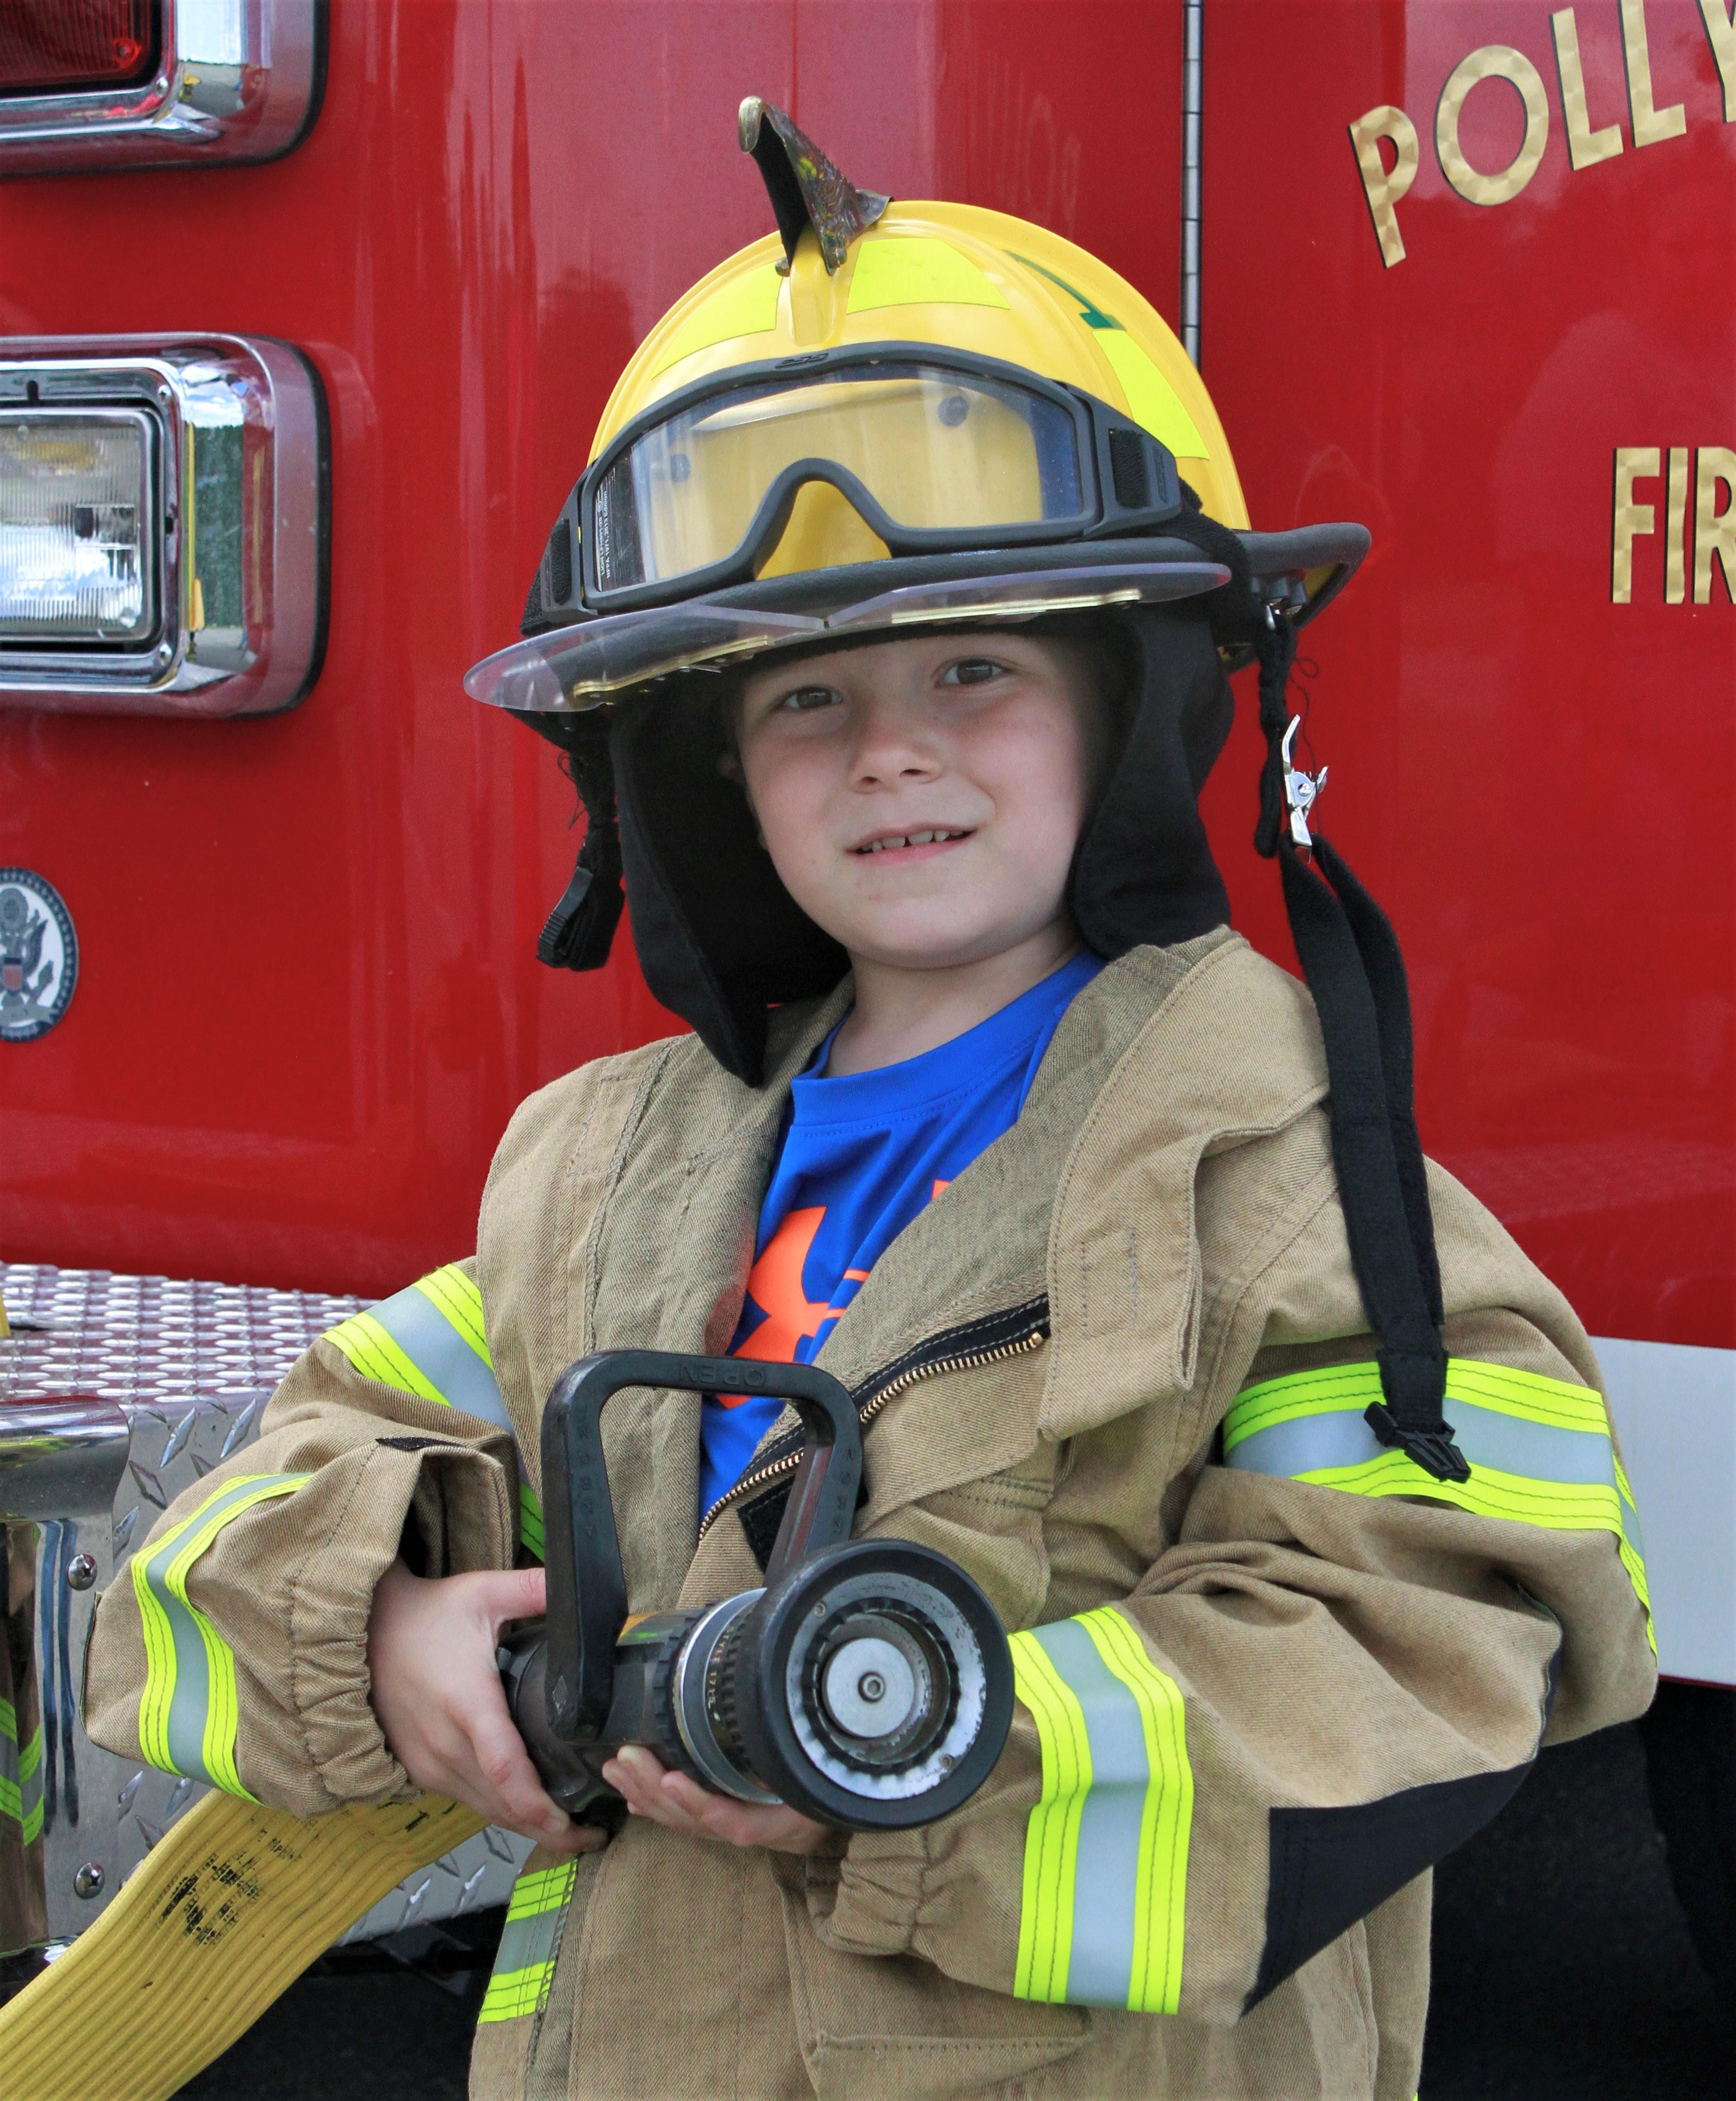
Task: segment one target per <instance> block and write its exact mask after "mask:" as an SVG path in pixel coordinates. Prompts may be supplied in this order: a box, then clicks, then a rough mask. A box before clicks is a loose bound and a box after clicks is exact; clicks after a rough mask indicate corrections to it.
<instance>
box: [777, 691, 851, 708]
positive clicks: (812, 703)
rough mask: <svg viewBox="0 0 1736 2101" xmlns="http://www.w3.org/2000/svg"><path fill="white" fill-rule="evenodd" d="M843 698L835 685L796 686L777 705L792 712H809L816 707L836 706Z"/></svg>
mask: <svg viewBox="0 0 1736 2101" xmlns="http://www.w3.org/2000/svg"><path fill="white" fill-rule="evenodd" d="M843 698H844V696H843V695H842V694H841V692H839V691H838V690H837V687H836V686H797V688H796V689H795V691H794V692H789V693H786V694H785V695H784V697H783V699H782V700H780V701H779V702H778V706H779V707H780V709H788V710H789V711H790V712H791V713H792V714H812V713H813V712H814V711H815V710H816V709H819V708H830V707H836V706H838V705H840V704H841V702H842V701H843Z"/></svg>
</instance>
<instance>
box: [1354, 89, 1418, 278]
mask: <svg viewBox="0 0 1736 2101" xmlns="http://www.w3.org/2000/svg"><path fill="white" fill-rule="evenodd" d="M1382 139H1388V140H1389V141H1390V142H1391V144H1392V148H1393V165H1392V166H1391V168H1390V169H1389V168H1388V166H1387V165H1386V161H1385V156H1384V155H1383V154H1382V153H1381V151H1380V141H1381V140H1382ZM1350 144H1352V145H1353V146H1354V148H1356V165H1357V166H1358V169H1360V170H1361V171H1362V177H1363V196H1364V197H1367V200H1368V216H1369V217H1370V218H1371V219H1372V220H1373V221H1374V232H1375V238H1376V241H1379V242H1380V260H1381V261H1382V262H1383V263H1385V265H1386V267H1387V268H1388V269H1389V270H1390V269H1391V268H1392V267H1393V265H1394V263H1402V262H1403V260H1404V240H1403V237H1402V235H1401V234H1400V232H1399V231H1398V211H1397V210H1396V208H1395V207H1396V206H1397V205H1398V201H1399V199H1400V198H1401V197H1402V196H1403V195H1404V193H1405V192H1406V191H1407V190H1408V189H1409V188H1410V187H1411V184H1412V183H1414V182H1415V181H1416V163H1417V149H1416V126H1415V125H1414V124H1413V123H1412V122H1411V120H1410V118H1409V117H1407V116H1406V115H1405V113H1404V112H1403V111H1402V109H1395V108H1394V107H1393V106H1392V104H1390V103H1383V104H1381V105H1380V108H1378V109H1371V110H1369V111H1367V113H1365V114H1364V115H1363V116H1361V117H1358V118H1357V119H1356V121H1355V122H1354V123H1353V124H1352V125H1351V126H1350Z"/></svg>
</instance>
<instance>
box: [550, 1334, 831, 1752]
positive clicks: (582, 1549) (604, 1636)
mask: <svg viewBox="0 0 1736 2101" xmlns="http://www.w3.org/2000/svg"><path fill="white" fill-rule="evenodd" d="M622 1387H657V1388H661V1389H665V1390H667V1391H674V1392H678V1393H739V1394H766V1395H769V1396H771V1398H772V1399H773V1400H787V1401H788V1402H790V1403H791V1404H792V1405H793V1407H794V1408H795V1409H796V1411H797V1413H798V1414H799V1415H800V1417H801V1418H802V1428H803V1430H804V1431H805V1432H806V1437H807V1444H806V1449H804V1451H803V1453H802V1461H801V1464H800V1466H799V1468H798V1470H797V1475H796V1480H795V1483H794V1485H793V1488H792V1490H791V1492H790V1498H789V1505H788V1509H787V1510H786V1511H784V1522H783V1524H781V1525H780V1527H779V1528H778V1537H777V1543H776V1545H775V1546H774V1547H773V1549H772V1555H771V1563H770V1565H769V1566H768V1567H767V1568H766V1582H767V1584H768V1585H769V1584H771V1583H773V1582H775V1581H776V1580H777V1578H778V1577H780V1575H781V1574H782V1573H783V1572H784V1570H785V1569H786V1568H790V1567H793V1565H794V1564H796V1563H797V1562H798V1561H801V1560H804V1559H806V1557H807V1556H808V1555H811V1554H815V1553H818V1552H819V1551H820V1550H822V1549H823V1548H825V1547H828V1546H839V1545H841V1543H842V1542H843V1541H846V1540H847V1539H848V1538H849V1537H850V1523H851V1520H852V1519H853V1518H854V1516H855V1508H856V1491H857V1489H858V1488H859V1485H860V1484H861V1480H862V1431H861V1426H860V1425H859V1422H857V1419H856V1411H855V1405H854V1404H853V1403H852V1402H851V1400H850V1396H849V1394H848V1393H847V1392H846V1391H845V1389H844V1387H842V1386H841V1384H840V1383H839V1382H838V1381H837V1379H835V1378H833V1376H832V1374H831V1373H829V1372H824V1371H821V1370H820V1369H819V1367H818V1366H817V1365H791V1364H761V1363H757V1362H755V1361H753V1360H751V1359H742V1358H735V1357H702V1356H687V1355H685V1354H682V1353H678V1352H677V1351H670V1350H604V1351H599V1353H598V1354H597V1355H596V1356H590V1357H581V1359H580V1360H579V1361H578V1362H577V1363H576V1364H575V1365H569V1366H568V1369H566V1370H565V1371H564V1372H563V1373H562V1374H561V1376H560V1378H559V1379H557V1380H556V1382H555V1383H554V1391H553V1392H552V1393H550V1396H549V1404H548V1406H547V1408H546V1409H545V1410H544V1411H543V1418H542V1504H543V1533H544V1546H545V1550H546V1568H547V1571H548V1643H549V1660H548V1679H547V1687H548V1711H549V1727H550V1730H551V1731H552V1732H554V1735H556V1736H559V1737H561V1738H562V1739H563V1740H564V1741H567V1742H568V1743H571V1742H573V1741H576V1740H577V1739H578V1738H580V1737H581V1736H592V1735H594V1734H595V1733H596V1732H598V1731H599V1730H600V1729H601V1728H602V1727H603V1722H604V1720H605V1718H607V1714H608V1710H609V1698H610V1693H611V1690H612V1684H613V1680H614V1655H615V1645H616V1642H617V1641H618V1640H619V1639H620V1636H621V1624H622V1622H623V1621H624V1620H625V1618H626V1617H627V1584H626V1577H625V1575H624V1573H623V1572H622V1568H621V1541H620V1539H619V1537H618V1536H617V1534H616V1529H615V1508H614V1505H613V1503H612V1501H611V1499H610V1496H609V1481H608V1468H607V1463H606V1462H605V1460H604V1458H603V1430H602V1419H603V1409H604V1408H605V1407H606V1406H607V1404H608V1401H609V1400H610V1398H611V1397H612V1396H613V1395H615V1394H616V1393H619V1392H620V1391H621V1388H622Z"/></svg>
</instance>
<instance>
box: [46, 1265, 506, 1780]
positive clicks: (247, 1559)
mask: <svg viewBox="0 0 1736 2101" xmlns="http://www.w3.org/2000/svg"><path fill="white" fill-rule="evenodd" d="M521 1497H522V1507H521ZM521 1531H522V1532H523V1533H524V1535H525V1537H526V1538H527V1541H528V1543H529V1544H531V1545H532V1546H533V1547H534V1548H535V1549H536V1550H538V1551H540V1548H541V1525H540V1520H539V1518H538V1514H537V1510H536V1506H535V1502H534V1498H533V1497H531V1496H530V1495H529V1493H528V1489H526V1490H523V1491H521V1489H520V1487H519V1474H518V1467H517V1463H516V1459H515V1452H514V1447H513V1441H512V1435H511V1432H510V1427H509V1426H508V1422H507V1417H506V1409H505V1407H504V1405H503V1404H502V1401H501V1395H500V1391H499V1388H498V1387H497V1384H496V1382H495V1378H494V1373H493V1365H492V1363H491V1360H490V1357H489V1354H488V1342H487V1340H486V1338H485V1336H484V1328H483V1317H482V1300H481V1296H480V1294H479V1291H478V1289H477V1286H476V1283H475V1274H474V1265H473V1264H472V1263H469V1262H465V1263H453V1264H450V1265H448V1267H446V1268H444V1269H440V1270H436V1271H435V1272H433V1274H432V1275H431V1276H426V1277H424V1278H422V1280H421V1281H420V1282H418V1283H417V1284H415V1285H412V1286H411V1287H410V1288H409V1289H408V1290H406V1291H401V1292H400V1293H399V1294H397V1295H396V1297H395V1298H389V1299H387V1300H386V1301H384V1302H383V1303H382V1304H380V1305H378V1306H375V1307H372V1308H370V1309H369V1311H366V1312H363V1313H359V1314H356V1316H353V1317H352V1318H351V1319H350V1320H346V1321H344V1322H343V1323H342V1325H340V1326H338V1327H337V1328H334V1329H332V1330H331V1331H330V1333H329V1334H326V1335H324V1336H322V1337H321V1338H320V1340H319V1341H318V1342H316V1343H315V1344H314V1345H313V1347H312V1348H311V1349H310V1350H309V1351H307V1355H306V1356H303V1358H302V1360H300V1362H299V1363H298V1365H296V1366H295V1368H294V1370H293V1371H291V1373H289V1377H288V1378H286V1379H285V1381H284V1382H283V1384H282V1385H281V1386H280V1387H279V1388H278V1390H277V1391H276V1394H275V1395H274V1396H272V1400H271V1401H270V1403H269V1404H268V1405H267V1408H266V1410H265V1412H264V1414H263V1417H262V1418H261V1422H260V1428H259V1435H258V1438H257V1439H256V1440H254V1442H252V1443H250V1444H247V1445H245V1446H244V1447H243V1448H242V1449H241V1450H240V1451H239V1452H237V1453H235V1454H234V1456H233V1457H231V1458H230V1459H228V1460H227V1461H226V1462H224V1463H223V1465H221V1466H217V1467H214V1469H213V1470H212V1471H210V1473H209V1474H207V1475H205V1478H204V1479H203V1480H201V1481H200V1482H199V1483H198V1484H197V1485H196V1486H195V1487H193V1488H189V1489H188V1491H187V1492H186V1493H184V1494H183V1495H182V1496H179V1497H177V1498H176V1500H175V1501H174V1502H173V1503H171V1504H170V1506H169V1507H168V1509H167V1510H166V1511H165V1512H164V1513H163V1515H162V1516H161V1518H160V1519H158V1521H157V1524H156V1525H155V1526H154V1527H153V1528H152V1531H151V1533H150V1535H149V1537H148V1538H147V1539H146V1540H145V1541H144V1544H143V1545H142V1546H139V1548H138V1550H136V1552H135V1554H134V1555H133V1557H132V1559H131V1561H130V1564H127V1566H126V1568H123V1569H122V1570H121V1573H120V1574H119V1576H118V1577H117V1578H116V1580H115V1581H114V1582H113V1583H112V1584H111V1585H110V1586H109V1588H108V1590H107V1591H106V1593H105V1594H104V1596H103V1599H102V1600H101V1602H100V1603H99V1607H98V1609H97V1612H96V1617H95V1622H94V1625H93V1629H92V1634H91V1644H90V1648H89V1651H88V1654H87V1660H86V1681H85V1716H86V1728H87V1729H88V1731H89V1732H90V1734H91V1736H92V1738H93V1739H94V1740H95V1741H96V1742H98V1743H99V1744H101V1745H104V1746H105V1747H106V1748H107V1749H109V1750H112V1751H115V1752H117V1753H119V1754H121V1755H122V1756H123V1757H129V1758H139V1759H142V1760H144V1762H145V1763H148V1764H151V1765H154V1766H158V1767H162V1768H164V1769H165V1770H166V1771H170V1772H176V1773H183V1774H186V1775H188V1776H190V1777H192V1778H193V1779H196V1780H205V1781H208V1782H210V1784H211V1785H213V1786H215V1787H218V1788H220V1789H224V1790H225V1791H226V1792H227V1793H229V1794H240V1795H245V1796H250V1797H251V1798H255V1799H257V1800H259V1801H261V1802H267V1803H269V1804H271V1805H272V1807H277V1808H282V1809H288V1810H290V1811H294V1813H295V1814H296V1815H298V1816H313V1815H316V1814H318V1813H319V1812H320V1811H323V1810H329V1809H333V1808H336V1807H338V1806H339V1805H340V1804H341V1803H344V1802H370V1803H371V1802H387V1801H391V1800H394V1799H402V1798H406V1797H407V1796H408V1795H409V1794H411V1793H412V1792H413V1789H411V1787H410V1784H409V1780H408V1778H407V1776H406V1775H405V1773H404V1769H403V1767H401V1766H400V1765H399V1763H397V1761H396V1760H395V1758H393V1757H392V1755H391V1753H390V1751H388V1750H387V1747H386V1741H385V1738H384V1737H383V1736H382V1734H381V1732H380V1728H379V1725H378V1723H377V1722H376V1721H375V1719H374V1716H373V1709H372V1707H371V1705H369V1679H368V1668H367V1630H368V1615H369V1608H370V1606H371V1605H372V1603H373V1590H374V1586H375V1585H376V1584H377V1583H378V1581H379V1579H380V1577H381V1575H382V1573H383V1572H384V1571H385V1570H386V1568H387V1567H388V1566H389V1565H390V1564H391V1562H392V1561H393V1560H394V1559H395V1558H396V1557H397V1555H399V1554H400V1551H402V1552H403V1553H404V1555H405V1558H406V1559H408V1560H409V1562H410V1564H411V1565H412V1566H413V1567H414V1568H417V1572H419V1573H422V1574H426V1575H430V1576H448V1575H456V1574H458V1573H461V1572H464V1571H466V1570H470V1569H476V1568H510V1566H511V1565H512V1561H513V1557H514V1553H515V1543H516V1541H517V1538H518V1537H519V1533H520V1532H521Z"/></svg>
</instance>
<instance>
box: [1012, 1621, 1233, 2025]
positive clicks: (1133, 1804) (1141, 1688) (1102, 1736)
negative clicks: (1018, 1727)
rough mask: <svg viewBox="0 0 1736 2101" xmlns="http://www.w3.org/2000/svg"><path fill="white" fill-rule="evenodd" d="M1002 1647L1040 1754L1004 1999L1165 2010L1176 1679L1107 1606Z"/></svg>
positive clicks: (1178, 1774)
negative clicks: (1009, 1653) (1009, 1990)
mask: <svg viewBox="0 0 1736 2101" xmlns="http://www.w3.org/2000/svg"><path fill="white" fill-rule="evenodd" d="M1012 1650H1013V1670H1014V1682H1015V1685H1016V1688H1017V1691H1018V1697H1019V1700H1020V1701H1022V1702H1023V1705H1025V1706H1026V1707H1027V1709H1029V1710H1030V1712H1031V1717H1032V1718H1033V1719H1034V1720H1035V1722H1036V1729H1037V1741H1038V1743H1039V1745H1040V1749H1041V1753H1042V1760H1043V1791H1042V1795H1041V1798H1040V1800H1039V1801H1038V1803H1037V1806H1036V1808H1035V1809H1033V1810H1032V1811H1031V1820H1030V1823H1029V1825H1027V1829H1026V1834H1025V1870H1024V1886H1023V1901H1022V1903H1021V1906H1020V1910H1019V1925H1018V1965H1017V1968H1016V1970H1015V1972H1014V1985H1013V1991H1014V1997H1017V1998H1021V1999H1039V2000H1045V2001H1050V2002H1052V2003H1056V2004H1060V2003H1067V2004H1070V2005H1076V2006H1123V2007H1127V2008H1129V2009H1130V2010H1132V2011H1133V2012H1135V2013H1154V2014H1173V2013H1174V2012H1175V2011H1176V2010H1177V2006H1179V2005H1180V2003H1181V1996H1182V1939H1183V1926H1184V1921H1185V1917H1186V1895H1187V1848H1188V1838H1189V1834H1190V1829H1191V1827H1192V1823H1193V1807H1194V1780H1193V1771H1192V1768H1191V1767H1190V1765H1189V1764H1188V1759H1187V1740H1186V1725H1185V1720H1184V1716H1183V1711H1182V1693H1181V1690H1180V1688H1179V1687H1177V1684H1176V1683H1175V1681H1174V1680H1173V1679H1171V1678H1168V1677H1167V1676H1166V1675H1165V1674H1164V1672H1162V1671H1161V1670H1159V1669H1158V1668H1157V1666H1156V1665H1155V1664H1154V1663H1153V1662H1152V1661H1151V1658H1150V1657H1149V1656H1147V1655H1146V1651H1145V1646H1144V1644H1143V1643H1142V1641H1141V1640H1140V1638H1139V1636H1138V1634H1137V1632H1136V1631H1135V1630H1134V1629H1133V1626H1131V1625H1130V1624H1129V1622H1128V1621H1126V1620H1125V1619H1124V1618H1123V1617H1121V1615H1120V1613H1119V1612H1115V1610H1113V1609H1112V1608H1109V1607H1107V1606H1106V1607H1103V1608H1100V1609H1098V1611H1096V1612H1084V1613H1082V1614H1080V1616H1079V1617H1077V1618H1076V1619H1071V1620H1062V1621H1058V1622H1056V1623H1055V1624H1054V1625H1052V1626H1045V1627H1036V1628H1032V1629H1030V1630H1027V1631H1026V1632H1024V1633H1022V1634H1014V1636H1013V1638H1012Z"/></svg>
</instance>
